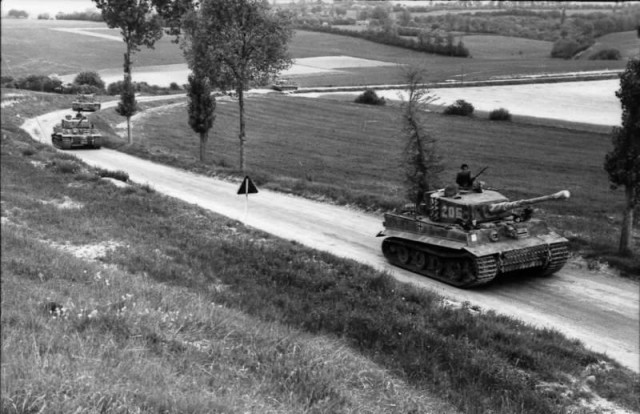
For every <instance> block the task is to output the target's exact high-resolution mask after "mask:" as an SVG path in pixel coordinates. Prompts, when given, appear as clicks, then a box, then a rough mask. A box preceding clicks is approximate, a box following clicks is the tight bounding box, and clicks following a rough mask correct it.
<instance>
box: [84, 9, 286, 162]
mask: <svg viewBox="0 0 640 414" xmlns="http://www.w3.org/2000/svg"><path fill="white" fill-rule="evenodd" d="M93 1H94V2H95V3H96V6H97V7H98V9H99V10H100V11H101V12H102V17H103V19H104V21H105V22H106V23H107V25H108V26H109V27H110V28H119V29H120V33H121V35H122V38H123V40H124V42H125V45H126V51H125V53H124V65H123V67H124V82H123V84H122V93H121V95H120V102H119V103H118V106H117V108H116V111H117V112H118V114H120V115H122V116H124V117H126V118H127V136H128V141H129V143H131V142H132V137H131V117H132V116H133V115H134V114H135V113H136V112H137V103H136V99H135V92H134V90H133V85H132V82H131V68H132V59H131V58H132V55H133V54H134V53H135V52H137V51H139V50H140V47H142V46H146V47H148V48H153V46H154V43H155V42H156V41H157V40H158V39H160V38H161V36H162V34H163V27H166V31H167V33H169V34H170V35H173V36H175V41H176V42H178V43H179V44H180V46H181V48H182V50H183V52H184V55H185V58H186V60H187V63H188V65H189V68H190V69H191V75H190V76H189V85H188V88H187V89H188V96H189V125H190V126H191V127H192V128H193V129H194V131H195V132H197V133H198V134H199V135H200V158H201V161H204V160H205V155H206V144H207V141H208V133H209V130H210V129H211V128H212V127H213V123H214V120H215V108H216V104H215V97H214V96H212V94H211V91H212V89H220V90H227V89H233V90H234V91H235V92H236V95H237V97H238V108H239V122H240V132H239V136H238V139H239V141H240V160H239V167H240V170H241V171H245V168H246V162H245V153H244V151H245V141H246V131H245V130H246V128H245V114H244V111H245V96H244V91H245V90H247V89H248V88H249V87H250V86H252V85H255V84H263V83H265V82H266V81H267V80H268V79H271V78H273V77H275V76H276V74H277V73H279V72H280V71H282V70H284V69H286V68H287V67H288V66H289V65H291V59H290V57H289V55H288V51H287V44H288V42H289V40H290V39H291V37H292V35H293V30H292V28H291V19H290V16H289V15H288V14H286V13H285V12H282V11H274V10H272V9H271V8H270V7H269V5H268V3H267V2H264V1H262V0H203V1H199V2H196V1H191V0H138V1H136V2H131V1H130V0H93Z"/></svg>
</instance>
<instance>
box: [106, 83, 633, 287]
mask: <svg viewBox="0 0 640 414" xmlns="http://www.w3.org/2000/svg"><path fill="white" fill-rule="evenodd" d="M283 114H296V115H295V116H287V115H283ZM96 119H97V121H96V122H98V124H99V125H102V129H103V130H109V129H110V128H111V126H113V125H114V124H116V123H118V122H122V120H121V119H120V118H119V117H118V115H117V114H115V113H114V112H104V113H100V114H99V115H98V116H97V118H96ZM425 120H426V122H427V124H428V125H429V128H430V131H431V133H432V134H433V135H434V137H436V138H437V139H438V140H439V150H440V152H441V155H442V156H443V158H444V165H445V167H446V169H445V172H444V173H443V175H442V176H441V179H442V181H441V182H442V184H443V185H446V183H448V182H450V181H452V180H453V177H454V176H455V172H456V170H457V169H458V166H459V165H460V164H461V163H463V162H467V163H470V164H471V165H472V168H473V169H474V170H476V171H477V170H479V169H480V168H481V167H483V166H485V165H486V166H489V167H490V168H489V170H488V171H487V173H485V175H484V177H483V179H484V180H485V181H486V182H487V184H488V185H489V186H492V187H496V188H499V189H500V190H501V191H503V192H504V193H505V194H506V195H507V196H509V197H511V198H530V197H536V196H539V195H543V194H550V193H553V192H556V191H559V190H562V189H567V190H569V191H570V192H571V194H572V197H571V199H569V200H568V201H567V202H565V203H559V204H554V203H548V204H545V205H541V206H539V207H540V211H541V213H543V214H545V215H546V217H547V218H548V219H549V221H550V222H551V223H552V224H553V225H554V227H555V228H556V229H557V230H558V231H559V232H561V233H563V234H564V235H565V236H566V237H568V238H569V239H570V240H572V241H573V242H574V246H575V247H576V248H580V249H582V251H583V253H584V254H586V255H589V256H590V255H592V254H595V253H597V254H598V255H600V256H602V257H604V258H606V260H609V261H611V262H612V263H618V264H621V265H622V268H623V269H624V270H625V272H627V273H629V274H637V273H638V271H639V270H640V263H638V259H637V256H636V258H635V259H634V258H631V259H629V260H627V259H617V258H615V248H614V246H616V245H617V240H618V237H619V223H620V213H621V211H622V206H623V194H622V192H621V191H618V192H615V191H611V190H610V189H609V185H608V180H607V176H606V173H605V171H604V170H603V168H602V163H603V160H604V154H605V153H606V152H607V151H608V150H609V149H610V146H611V142H610V138H609V135H608V134H603V133H597V132H588V131H584V130H574V129H570V128H563V127H561V126H556V127H552V126H545V125H539V124H538V125H536V124H526V123H515V122H514V123H500V122H492V121H488V120H487V119H486V118H485V119H479V118H467V117H451V116H444V115H441V114H438V113H429V114H426V115H425ZM398 123H399V108H398V107H394V106H389V107H387V106H384V107H372V106H364V105H358V104H355V103H353V102H347V101H338V100H336V101H332V100H325V99H309V98H302V97H295V96H283V95H279V94H269V95H253V96H251V97H249V98H248V101H247V137H248V140H247V144H246V148H247V153H246V156H247V165H248V168H249V172H250V173H251V174H252V176H253V177H255V179H256V180H257V181H258V183H259V185H262V186H266V187H269V188H273V189H277V190H280V191H286V192H294V193H297V194H302V195H305V196H309V197H318V198H329V199H332V200H334V201H335V202H337V203H340V204H355V205H358V206H359V207H361V208H366V209H382V210H388V209H391V208H394V207H396V206H399V205H402V204H404V203H405V202H406V198H405V195H404V192H403V182H402V180H403V178H402V151H403V148H404V143H403V141H402V138H401V137H400V136H399V135H398V134H399V124H398ZM237 124H238V122H237V103H236V102H235V101H231V100H226V101H220V102H219V103H218V108H217V110H216V121H215V124H214V127H213V132H212V133H211V134H210V141H209V145H208V149H209V153H208V157H209V163H208V164H201V163H199V162H198V160H197V154H198V145H199V143H198V139H197V136H196V135H195V134H194V133H192V132H191V130H190V128H189V126H188V124H187V119H186V104H183V105H172V106H170V107H167V108H162V107H160V108H157V109H155V110H153V111H148V113H147V114H145V115H143V116H141V117H140V118H139V119H137V120H136V121H135V122H134V129H133V130H134V134H135V137H136V138H135V140H136V142H137V143H138V144H137V145H134V146H133V147H127V146H124V140H122V139H121V138H119V137H117V136H115V135H112V138H111V139H110V144H108V145H110V146H112V147H115V148H119V149H120V150H122V151H126V152H130V153H133V154H136V155H139V156H142V157H145V158H150V159H153V160H156V161H159V162H165V163H168V164H172V165H178V166H181V167H183V168H188V169H193V170H196V171H201V172H207V173H211V172H213V173H216V174H219V175H222V176H224V175H226V174H240V172H239V171H237V170H236V167H237V165H238V142H237V134H238V125H237ZM550 148H553V150H550Z"/></svg>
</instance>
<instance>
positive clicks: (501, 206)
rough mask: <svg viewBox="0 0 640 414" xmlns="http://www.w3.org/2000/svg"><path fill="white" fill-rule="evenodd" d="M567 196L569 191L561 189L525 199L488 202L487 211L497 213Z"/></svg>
mask: <svg viewBox="0 0 640 414" xmlns="http://www.w3.org/2000/svg"><path fill="white" fill-rule="evenodd" d="M569 196H570V193H569V191H567V190H563V191H558V192H557V193H554V194H549V195H546V196H542V197H535V198H527V199H523V200H517V201H504V202H502V203H494V204H489V206H488V209H489V213H491V214H497V213H503V212H505V211H508V210H512V209H514V208H518V207H522V206H528V205H530V204H538V203H542V202H545V201H549V200H565V199H567V198H569Z"/></svg>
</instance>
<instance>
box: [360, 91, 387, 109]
mask: <svg viewBox="0 0 640 414" xmlns="http://www.w3.org/2000/svg"><path fill="white" fill-rule="evenodd" d="M354 102H355V103H361V104H367V105H384V104H386V103H387V102H386V101H385V100H384V98H382V97H379V96H378V94H376V91H374V90H373V89H366V90H365V91H364V92H363V93H362V94H361V95H359V96H358V97H357V98H356V99H355V101H354Z"/></svg>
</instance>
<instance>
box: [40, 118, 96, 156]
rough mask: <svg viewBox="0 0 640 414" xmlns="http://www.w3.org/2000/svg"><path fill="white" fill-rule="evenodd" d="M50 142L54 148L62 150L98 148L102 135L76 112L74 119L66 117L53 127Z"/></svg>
mask: <svg viewBox="0 0 640 414" xmlns="http://www.w3.org/2000/svg"><path fill="white" fill-rule="evenodd" d="M51 142H52V143H53V146H54V147H56V148H62V149H70V148H76V147H91V148H100V146H101V145H102V135H100V132H99V131H98V130H97V129H96V128H95V127H94V126H93V124H92V123H91V122H89V120H88V119H87V118H86V117H85V116H83V115H82V114H81V113H80V112H78V114H77V115H76V117H75V118H72V117H71V115H67V116H65V117H64V119H62V120H61V121H60V123H59V124H57V125H55V126H54V127H53V133H52V134H51Z"/></svg>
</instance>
